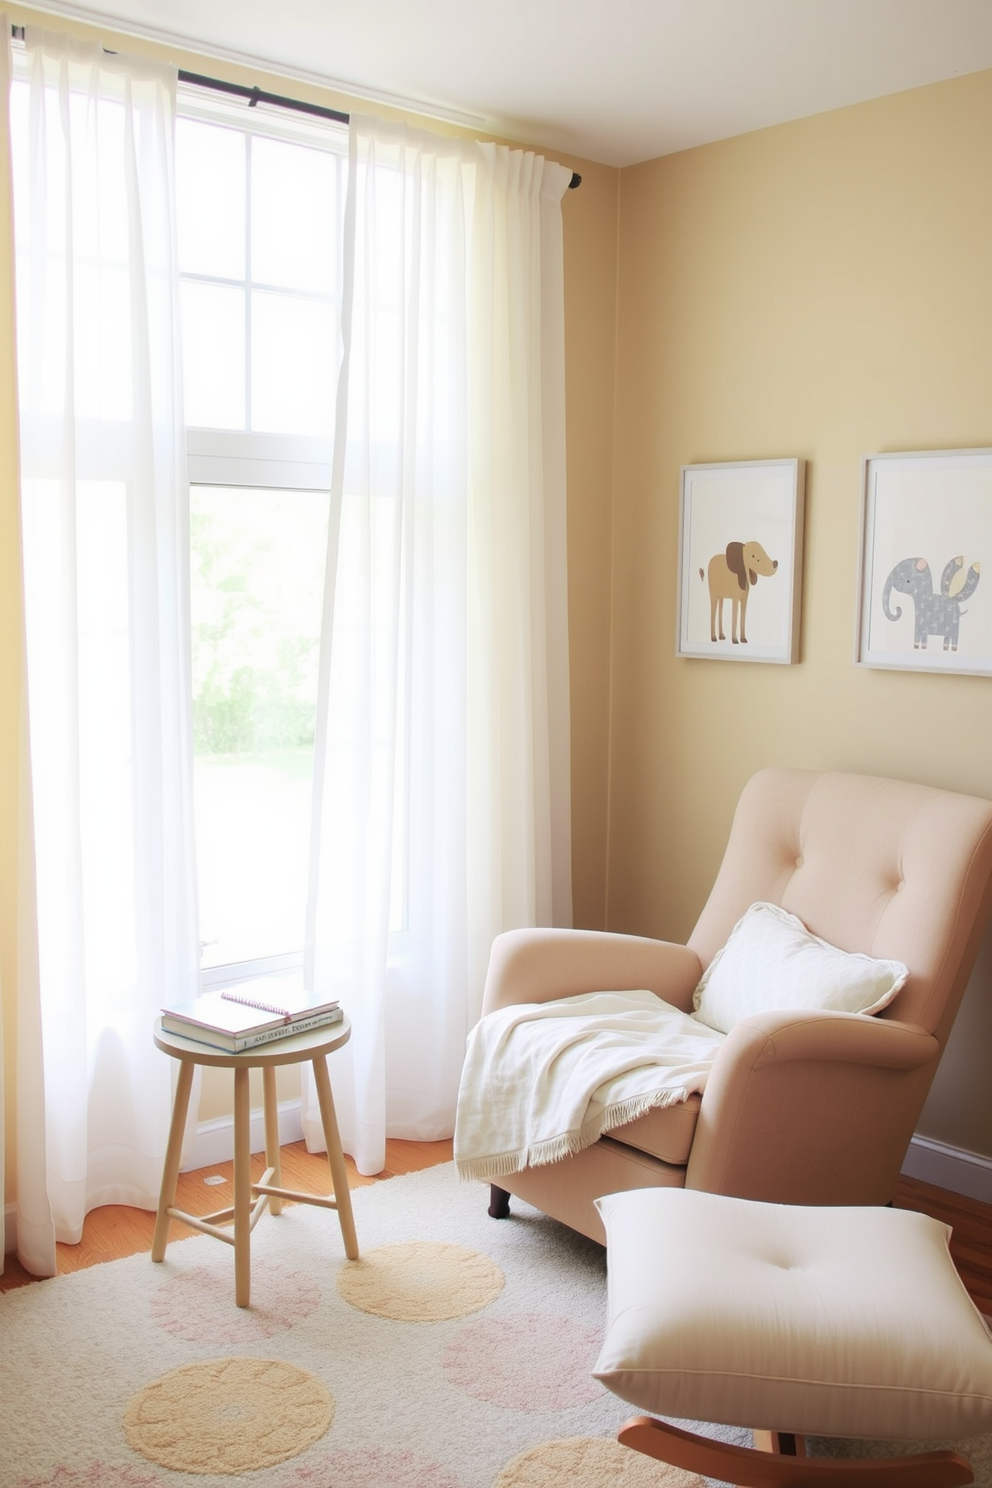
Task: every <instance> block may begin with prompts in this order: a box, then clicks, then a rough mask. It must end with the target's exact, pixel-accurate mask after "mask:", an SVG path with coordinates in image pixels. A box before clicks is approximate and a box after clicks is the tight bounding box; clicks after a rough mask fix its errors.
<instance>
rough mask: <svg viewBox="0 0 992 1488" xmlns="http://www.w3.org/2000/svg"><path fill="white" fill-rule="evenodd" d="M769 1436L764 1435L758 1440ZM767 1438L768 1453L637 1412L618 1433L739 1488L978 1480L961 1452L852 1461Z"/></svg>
mask: <svg viewBox="0 0 992 1488" xmlns="http://www.w3.org/2000/svg"><path fill="white" fill-rule="evenodd" d="M764 1435H765V1433H759V1439H761V1437H762V1436H764ZM767 1436H768V1437H769V1438H770V1439H771V1442H772V1445H773V1448H774V1450H772V1451H767V1452H766V1451H760V1450H757V1449H755V1448H753V1447H735V1446H732V1445H731V1444H730V1443H729V1442H721V1441H714V1440H713V1439H712V1438H711V1437H706V1436H697V1435H695V1433H694V1432H691V1431H683V1430H681V1429H680V1428H679V1427H678V1426H671V1425H669V1423H668V1422H667V1421H659V1420H656V1418H655V1417H654V1416H635V1417H634V1419H633V1420H631V1421H628V1422H627V1424H626V1425H625V1426H622V1427H621V1428H620V1430H619V1431H618V1432H617V1441H618V1442H620V1444H621V1446H624V1447H632V1448H633V1449H634V1451H635V1452H643V1453H644V1455H645V1456H646V1457H653V1458H655V1460H656V1461H658V1462H667V1463H670V1464H671V1466H673V1467H681V1468H683V1469H684V1470H685V1471H687V1472H694V1473H700V1474H701V1475H702V1476H703V1477H706V1478H717V1479H719V1480H720V1481H721V1482H724V1483H734V1484H737V1485H738V1488H961V1485H964V1484H967V1483H973V1482H974V1481H975V1476H974V1473H973V1472H972V1470H971V1464H970V1463H969V1462H968V1460H967V1458H965V1457H962V1456H961V1455H960V1453H958V1452H924V1453H922V1454H919V1455H917V1456H912V1457H879V1458H860V1459H855V1458H849V1459H847V1460H843V1459H837V1458H825V1457H806V1456H805V1455H802V1446H801V1444H802V1438H799V1437H791V1438H785V1437H781V1438H780V1437H779V1433H777V1432H769V1433H767ZM790 1444H793V1445H795V1444H799V1451H798V1452H796V1451H793V1452H792V1453H791V1454H790V1453H789V1446H790Z"/></svg>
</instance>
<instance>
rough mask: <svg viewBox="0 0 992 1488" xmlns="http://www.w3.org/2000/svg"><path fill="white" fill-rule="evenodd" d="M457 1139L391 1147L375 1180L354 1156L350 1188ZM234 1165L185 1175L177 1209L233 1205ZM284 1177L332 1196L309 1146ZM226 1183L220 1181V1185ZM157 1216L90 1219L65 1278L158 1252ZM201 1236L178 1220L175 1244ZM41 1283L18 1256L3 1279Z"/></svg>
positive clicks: (291, 1155) (409, 1167)
mask: <svg viewBox="0 0 992 1488" xmlns="http://www.w3.org/2000/svg"><path fill="white" fill-rule="evenodd" d="M451 1148H452V1144H451V1140H450V1138H449V1139H448V1140H447V1141H443V1142H401V1141H397V1140H395V1139H393V1138H390V1139H388V1140H387V1142H386V1166H385V1168H384V1169H383V1170H382V1172H381V1173H377V1174H376V1175H375V1177H374V1178H366V1177H363V1175H362V1174H361V1173H359V1172H358V1170H357V1168H356V1167H355V1164H354V1163H353V1162H352V1160H351V1158H350V1157H346V1158H345V1166H346V1168H347V1169H348V1186H349V1188H362V1187H364V1185H365V1184H368V1183H381V1182H383V1181H384V1180H385V1179H387V1178H395V1177H397V1176H398V1175H399V1174H401V1173H416V1172H419V1171H420V1170H421V1169H422V1168H431V1167H434V1166H435V1165H436V1164H437V1163H443V1162H450V1160H451ZM264 1166H265V1161H264V1158H263V1156H262V1154H261V1153H256V1154H255V1155H254V1156H253V1157H252V1177H253V1178H258V1177H260V1176H261V1173H262V1170H263V1168H264ZM233 1170H234V1164H233V1162H224V1163H215V1164H214V1165H213V1166H211V1167H209V1168H200V1169H197V1170H196V1171H194V1172H191V1173H180V1175H179V1188H178V1190H177V1192H176V1207H177V1208H179V1209H185V1211H186V1213H187V1214H210V1213H211V1212H212V1211H214V1210H217V1209H223V1208H224V1207H225V1205H227V1204H230V1203H232V1202H233V1186H232V1178H233ZM282 1177H283V1182H284V1184H285V1186H286V1187H287V1188H295V1189H299V1190H300V1192H302V1193H317V1194H325V1193H329V1192H330V1191H331V1178H330V1173H329V1172H328V1168H327V1158H326V1157H325V1155H324V1154H323V1153H322V1152H320V1153H311V1152H308V1151H307V1149H306V1146H305V1144H304V1143H303V1142H293V1143H291V1144H290V1145H289V1146H286V1147H284V1148H283V1149H282ZM218 1179H220V1180H221V1181H220V1182H217V1180H218ZM154 1228H155V1215H154V1214H153V1213H152V1212H151V1211H150V1210H145V1209H131V1208H128V1207H127V1206H125V1205H123V1204H108V1205H105V1206H104V1207H103V1208H101V1209H94V1210H92V1212H91V1213H90V1214H88V1215H87V1216H86V1221H85V1223H84V1225H83V1238H82V1240H81V1241H80V1242H79V1244H78V1245H57V1246H56V1251H57V1257H56V1263H57V1265H58V1274H59V1275H60V1276H62V1275H64V1274H66V1273H67V1272H69V1271H83V1270H85V1269H86V1267H87V1266H98V1265H99V1264H100V1263H101V1262H102V1261H116V1260H119V1259H120V1258H121V1256H128V1255H136V1254H137V1253H138V1252H139V1251H143V1250H147V1251H150V1250H151V1248H152V1231H153V1230H154ZM195 1234H196V1231H195V1230H192V1229H190V1227H189V1225H184V1224H180V1223H179V1222H178V1221H177V1220H173V1221H172V1229H171V1231H170V1236H169V1243H170V1244H171V1243H172V1242H173V1241H174V1240H185V1239H188V1238H189V1237H190V1236H191V1235H195ZM38 1279H39V1278H38V1277H35V1276H31V1275H30V1273H29V1272H27V1271H25V1270H24V1267H23V1266H21V1265H20V1263H19V1262H18V1261H16V1260H15V1259H14V1258H13V1256H8V1257H7V1261H6V1267H5V1269H4V1273H3V1275H2V1276H0V1292H6V1291H10V1290H11V1289H12V1288H13V1287H18V1286H27V1285H29V1284H30V1283H31V1282H33V1281H37V1280H38Z"/></svg>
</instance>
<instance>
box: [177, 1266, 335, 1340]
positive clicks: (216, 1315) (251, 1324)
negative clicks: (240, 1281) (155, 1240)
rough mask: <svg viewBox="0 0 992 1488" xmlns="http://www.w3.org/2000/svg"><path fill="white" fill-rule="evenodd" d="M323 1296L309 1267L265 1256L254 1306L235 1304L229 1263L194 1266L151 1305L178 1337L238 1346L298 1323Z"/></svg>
mask: <svg viewBox="0 0 992 1488" xmlns="http://www.w3.org/2000/svg"><path fill="white" fill-rule="evenodd" d="M320 1299H321V1291H320V1287H319V1285H318V1284H317V1282H315V1281H314V1279H313V1278H312V1277H311V1276H308V1275H307V1273H306V1272H305V1271H299V1270H294V1269H292V1268H291V1267H288V1266H281V1265H279V1263H278V1262H277V1261H267V1262H266V1264H265V1265H264V1266H259V1267H257V1268H256V1273H255V1275H253V1276H252V1279H251V1306H250V1307H232V1306H231V1276H230V1270H229V1269H228V1268H224V1267H221V1268H218V1269H217V1270H212V1269H210V1268H209V1267H207V1266H196V1267H194V1268H193V1269H192V1270H190V1271H185V1272H183V1273H182V1275H180V1276H173V1277H170V1279H169V1280H168V1281H166V1282H165V1283H164V1284H163V1285H162V1286H160V1287H159V1289H158V1291H157V1292H156V1293H155V1295H154V1296H153V1297H152V1300H151V1304H150V1308H149V1310H150V1312H151V1315H152V1317H153V1318H154V1320H155V1322H156V1323H158V1325H159V1327H160V1328H163V1329H164V1330H165V1331H166V1333H171V1334H172V1335H173V1337H174V1338H183V1339H185V1340H186V1341H187V1343H198V1344H202V1345H203V1346H204V1347H207V1348H215V1347H218V1346H224V1345H227V1346H233V1347H235V1348H236V1347H238V1345H245V1344H251V1343H256V1342H259V1341H261V1340H263V1339H266V1338H271V1337H272V1336H273V1335H274V1334H276V1333H283V1332H285V1331H286V1330H287V1329H288V1328H292V1327H295V1325H296V1324H297V1323H300V1322H302V1321H303V1319H304V1318H306V1317H309V1316H310V1314H311V1313H312V1312H314V1311H316V1309H317V1307H318V1306H319V1305H320Z"/></svg>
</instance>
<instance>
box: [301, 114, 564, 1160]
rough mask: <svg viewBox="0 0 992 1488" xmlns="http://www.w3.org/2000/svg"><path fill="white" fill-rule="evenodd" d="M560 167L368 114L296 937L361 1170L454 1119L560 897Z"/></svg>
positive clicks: (355, 182) (349, 281) (357, 136)
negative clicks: (394, 1146)
mask: <svg viewBox="0 0 992 1488" xmlns="http://www.w3.org/2000/svg"><path fill="white" fill-rule="evenodd" d="M569 179H570V172H569V171H567V170H565V169H563V168H562V167H561V166H558V165H552V164H550V163H549V162H547V161H545V160H543V159H542V158H540V157H539V156H536V155H533V154H530V153H525V152H521V151H512V150H508V149H504V148H497V147H495V146H492V145H484V144H479V143H477V142H466V141H459V140H449V139H442V138H440V137H437V136H434V135H430V134H425V133H420V132H414V131H412V130H409V129H406V128H404V127H399V126H392V125H385V124H383V123H381V122H379V121H375V120H371V119H355V118H353V119H352V125H351V158H350V184H349V206H348V219H347V229H346V232H347V242H346V250H345V254H346V257H345V276H346V277H345V282H346V296H345V313H344V334H345V367H344V371H343V374H342V382H341V388H340V394H339V406H338V423H337V428H338V437H337V443H336V455H335V470H334V477H333V486H332V493H331V505H332V519H331V539H330V544H329V555H328V583H327V590H326V603H325V616H324V631H323V642H322V663H321V665H322V672H321V694H320V701H319V712H318V736H317V749H316V768H315V795H314V834H313V846H312V861H311V886H310V903H309V909H308V925H307V932H308V945H307V955H308V974H309V975H310V976H312V979H313V985H314V987H315V988H316V989H318V990H319V991H321V992H322V993H325V994H328V995H330V994H335V995H337V996H339V997H340V998H341V1001H342V1003H343V1005H344V1007H345V1008H346V1010H347V1012H348V1014H349V1016H350V1018H351V1020H352V1025H353V1035H352V1040H351V1043H350V1044H349V1045H348V1046H347V1047H346V1048H345V1049H344V1050H342V1051H341V1052H340V1053H339V1054H336V1055H334V1056H332V1060H331V1073H332V1078H333V1082H334V1090H335V1100H336V1103H337V1106H338V1114H339V1120H340V1125H341V1129H342V1136H343V1140H344V1146H345V1148H346V1150H347V1151H349V1152H351V1153H352V1154H353V1155H354V1157H355V1160H356V1163H357V1165H358V1167H359V1169H360V1170H361V1171H362V1172H366V1173H372V1172H377V1171H379V1170H380V1169H381V1167H382V1166H383V1163H384V1159H385V1138H386V1136H387V1135H393V1136H403V1137H410V1138H420V1139H434V1138H438V1137H442V1136H447V1135H450V1134H451V1131H452V1129H453V1121H454V1104H455V1097H456V1094H457V1087H458V1076H459V1073H460V1070H461V1065H462V1059H463V1056H464V1049H465V1038H466V1034H467V1032H468V1030H469V1029H470V1028H471V1027H472V1025H473V1024H474V1023H475V1021H476V1020H477V1018H478V1014H479V1008H480V1003H481V997H482V987H483V982H484V979H485V971H486V965H487V961H488V956H489V949H490V945H491V942H492V939H493V936H494V935H496V934H497V933H498V932H499V931H501V930H503V929H505V928H508V927H510V926H520V925H533V924H552V923H557V924H567V923H569V921H570V916H571V884H570V867H569V853H570V846H569V803H568V793H569V767H568V716H567V715H568V682H567V666H568V655H567V636H566V586H565V557H566V554H565V478H564V354H563V281H562V224H561V198H562V195H563V193H564V191H565V189H566V187H567V185H568V182H569ZM316 1116H317V1113H316V1111H315V1109H314V1098H313V1091H312V1088H310V1089H307V1088H305V1091H304V1129H305V1132H306V1134H307V1139H308V1141H310V1142H312V1144H313V1145H314V1146H315V1147H317V1146H320V1145H322V1138H321V1137H320V1128H319V1121H318V1120H317V1119H316Z"/></svg>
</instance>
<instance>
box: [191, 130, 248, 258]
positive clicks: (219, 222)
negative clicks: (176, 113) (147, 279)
mask: <svg viewBox="0 0 992 1488" xmlns="http://www.w3.org/2000/svg"><path fill="white" fill-rule="evenodd" d="M176 215H177V219H178V236H179V267H180V270H181V271H182V273H184V274H212V275H216V276H217V277H218V278H221V279H243V278H244V275H245V137H244V135H243V134H241V133H239V132H237V131H236V130H233V129H219V128H217V127H216V126H215V125H212V124H201V123H200V122H199V121H198V120H195V119H179V120H177V122H176Z"/></svg>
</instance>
